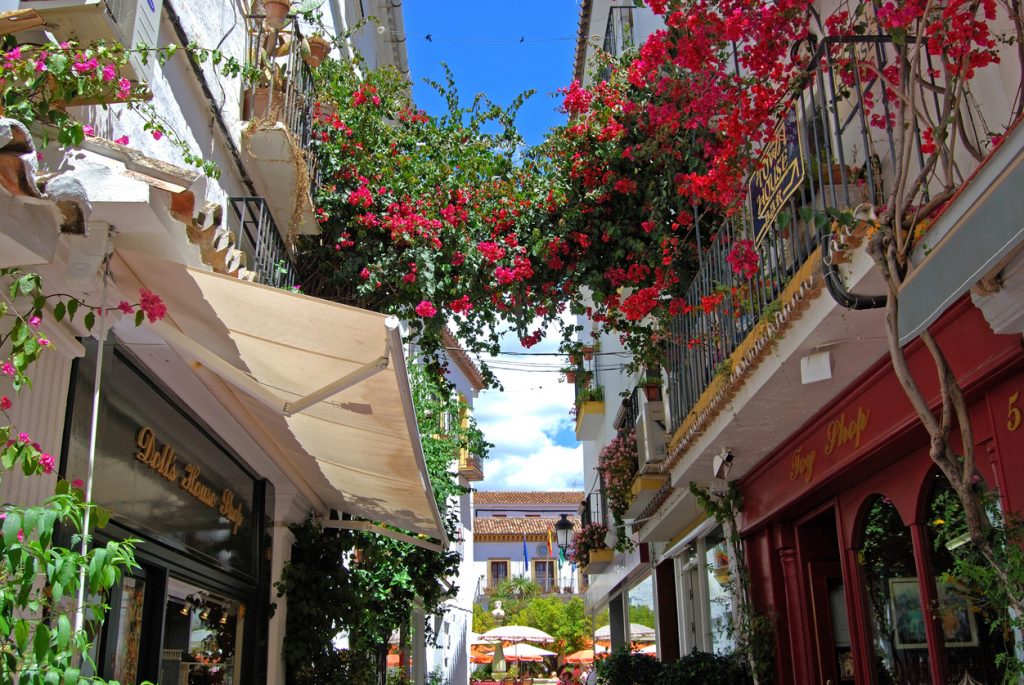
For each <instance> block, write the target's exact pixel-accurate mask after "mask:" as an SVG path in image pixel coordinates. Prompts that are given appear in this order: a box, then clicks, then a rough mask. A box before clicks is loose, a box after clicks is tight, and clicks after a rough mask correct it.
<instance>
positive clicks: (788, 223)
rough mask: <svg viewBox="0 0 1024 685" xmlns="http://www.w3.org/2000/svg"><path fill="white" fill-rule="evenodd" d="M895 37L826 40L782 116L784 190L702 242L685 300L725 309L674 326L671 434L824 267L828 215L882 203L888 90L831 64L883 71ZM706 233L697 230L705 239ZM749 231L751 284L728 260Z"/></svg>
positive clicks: (893, 141)
mask: <svg viewBox="0 0 1024 685" xmlns="http://www.w3.org/2000/svg"><path fill="white" fill-rule="evenodd" d="M888 42H889V41H888V39H887V38H886V37H881V36H875V37H863V38H855V39H850V40H845V39H836V38H829V39H825V40H824V41H822V43H821V45H819V47H818V49H817V51H816V53H815V56H814V57H813V58H812V59H811V64H812V65H815V66H814V67H813V68H812V69H811V70H810V71H809V72H808V78H807V85H806V86H805V87H804V89H803V90H802V91H801V92H800V93H799V94H798V95H797V96H795V97H794V99H793V101H792V106H791V108H790V110H789V116H788V117H787V120H786V121H785V122H783V126H784V129H785V134H784V135H785V140H784V141H783V142H784V143H785V146H786V148H787V150H786V153H783V154H789V155H791V158H784V160H783V161H785V162H786V163H787V164H788V163H790V162H792V163H793V165H794V169H795V171H794V172H793V173H792V175H791V176H790V177H789V178H788V179H787V180H788V183H787V184H784V185H786V186H787V188H786V190H784V191H782V192H780V193H778V194H777V195H776V196H775V197H773V198H771V199H770V201H768V202H763V203H762V204H760V205H759V207H760V208H761V211H760V212H759V213H758V216H757V217H755V216H754V213H753V212H752V211H750V208H749V207H748V208H747V211H745V212H743V214H742V216H740V217H737V218H734V219H731V220H727V221H725V222H724V224H723V225H721V226H720V227H718V231H717V234H716V235H715V236H714V237H713V238H712V239H711V241H710V244H707V245H699V246H698V249H699V254H700V257H701V261H700V264H699V267H698V270H697V273H696V275H695V276H694V278H693V280H692V281H691V283H690V286H689V289H688V290H687V293H686V301H687V302H691V303H695V304H696V303H701V302H702V301H704V300H703V299H702V298H717V299H719V300H721V301H722V302H723V305H722V306H718V307H717V308H715V309H713V310H712V311H708V312H703V311H699V310H696V311H694V312H692V313H690V314H688V315H682V316H680V317H678V318H677V319H676V320H675V321H674V322H673V324H672V335H671V336H670V339H671V340H672V342H671V343H670V344H669V346H668V364H667V369H668V382H667V389H668V409H669V416H670V433H672V432H675V431H677V430H678V429H679V428H680V427H681V426H682V425H683V424H684V423H685V421H686V419H687V417H688V416H689V415H690V414H691V412H694V410H695V409H696V410H701V409H703V408H704V404H705V403H702V402H701V398H702V396H704V395H706V393H707V392H708V390H709V389H710V388H719V387H721V386H722V385H724V384H725V383H726V379H728V378H729V377H730V375H731V374H733V373H734V371H735V368H736V366H737V364H738V363H739V362H741V361H742V359H743V358H744V356H747V355H748V354H753V352H752V351H751V350H750V349H749V348H750V345H751V343H752V341H753V339H754V338H755V337H757V336H758V335H760V334H762V333H764V331H765V328H766V326H767V325H768V323H769V322H771V321H773V320H775V319H776V318H777V317H778V316H779V314H780V312H781V310H782V307H784V306H786V303H787V297H788V296H789V295H790V294H791V293H792V290H793V285H794V284H796V283H799V282H800V281H801V280H802V279H804V278H809V277H812V276H813V275H814V274H815V273H816V272H817V269H818V268H819V266H820V264H821V255H820V250H819V240H820V239H819V236H821V235H824V234H827V233H828V231H829V228H830V224H831V219H830V218H829V215H828V212H830V211H832V212H835V211H841V210H849V209H853V208H856V207H858V206H860V205H864V204H865V203H867V204H869V205H874V206H880V205H882V204H883V203H884V201H885V192H884V191H885V187H886V181H887V180H888V179H891V178H892V177H893V176H894V167H893V160H895V159H896V155H897V153H896V149H897V136H896V133H895V132H894V130H893V129H892V128H891V126H889V125H886V126H884V127H882V128H879V127H876V126H872V125H871V123H870V120H871V116H872V113H871V112H869V111H868V110H867V109H866V108H865V106H864V101H865V97H864V96H865V94H866V93H870V94H871V96H870V98H873V99H874V101H875V103H876V106H875V110H874V112H875V113H879V112H882V113H888V112H890V111H891V110H892V106H891V102H890V95H889V94H888V93H887V92H886V90H885V89H884V88H882V87H881V84H880V83H878V82H877V81H875V80H871V81H863V82H862V81H861V80H860V78H859V77H860V74H855V75H854V77H855V82H854V83H853V84H852V85H849V84H846V85H844V84H843V83H840V82H838V77H836V76H834V74H833V72H832V71H830V70H829V69H828V65H829V64H830V63H831V62H832V61H833V60H835V59H837V57H838V56H840V55H843V54H846V55H851V54H853V52H854V51H859V53H858V54H860V55H863V54H864V52H865V51H871V52H872V53H873V57H874V58H875V59H877V60H878V63H879V64H880V65H882V66H883V67H884V66H885V65H886V59H887V56H888V55H890V53H889V52H888V50H887V45H888ZM870 98H869V99H870ZM915 145H916V147H915V150H914V157H915V159H917V160H920V159H922V156H921V154H920V141H915ZM865 151H868V152H867V154H865ZM750 186H751V194H752V195H753V194H755V193H758V189H757V187H756V178H755V177H752V179H751V182H750ZM761 196H762V197H763V194H762V195H761ZM765 207H767V209H765ZM700 234H701V232H700V231H695V235H697V236H698V240H699V236H700ZM705 234H706V233H705ZM744 237H753V239H754V241H755V250H756V252H757V255H758V258H759V261H758V263H759V266H760V270H759V272H758V273H757V275H756V276H755V277H754V278H753V279H751V280H747V279H745V278H743V277H742V276H740V275H737V274H735V273H734V272H733V270H732V268H731V267H730V266H729V264H728V263H727V262H726V256H727V254H728V252H729V249H730V248H731V246H732V244H733V239H734V238H744ZM854 240H855V241H856V240H857V238H856V237H855V238H854ZM851 247H853V245H851ZM787 286H788V287H789V290H787ZM761 351H762V350H759V351H758V353H760V352H761ZM705 399H706V397H705Z"/></svg>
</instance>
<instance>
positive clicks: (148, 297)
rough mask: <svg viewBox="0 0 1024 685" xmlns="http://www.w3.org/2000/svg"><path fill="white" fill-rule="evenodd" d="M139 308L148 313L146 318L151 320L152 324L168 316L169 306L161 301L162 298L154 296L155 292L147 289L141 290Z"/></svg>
mask: <svg viewBox="0 0 1024 685" xmlns="http://www.w3.org/2000/svg"><path fill="white" fill-rule="evenodd" d="M139 308H140V309H141V310H142V311H144V312H146V318H147V319H149V322H150V323H155V322H157V321H159V320H160V319H162V318H164V316H165V315H166V314H167V306H166V305H165V304H164V303H163V300H161V299H160V296H159V295H155V294H153V292H151V291H150V290H147V289H146V288H142V289H140V290H139Z"/></svg>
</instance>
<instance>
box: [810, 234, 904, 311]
mask: <svg viewBox="0 0 1024 685" xmlns="http://www.w3.org/2000/svg"><path fill="white" fill-rule="evenodd" d="M818 244H819V245H821V269H822V272H823V273H824V274H825V288H826V289H827V290H828V294H829V295H831V296H832V299H833V300H835V301H836V302H838V303H839V304H840V305H842V306H843V307H846V308H847V309H880V308H882V307H884V306H885V304H886V302H888V300H889V298H888V296H886V295H858V294H856V293H851V292H850V291H848V290H847V289H846V284H844V283H843V277H842V275H841V274H840V273H839V269H838V268H837V267H836V265H835V264H833V263H832V259H831V256H832V236H831V234H828V233H826V234H824V235H822V236H821V237H820V238H818Z"/></svg>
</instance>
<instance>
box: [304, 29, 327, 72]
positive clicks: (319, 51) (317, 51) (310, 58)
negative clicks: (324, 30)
mask: <svg viewBox="0 0 1024 685" xmlns="http://www.w3.org/2000/svg"><path fill="white" fill-rule="evenodd" d="M306 44H307V45H309V54H307V55H306V56H305V57H303V59H304V60H305V62H306V64H308V65H309V66H310V67H312V68H314V69H316V68H317V67H318V66H320V65H321V64H322V63H323V61H324V59H326V58H327V54H328V53H329V52H330V51H331V43H330V41H328V40H327V39H326V38H324V37H323V36H321V35H319V34H313V35H312V36H310V37H309V38H307V39H306Z"/></svg>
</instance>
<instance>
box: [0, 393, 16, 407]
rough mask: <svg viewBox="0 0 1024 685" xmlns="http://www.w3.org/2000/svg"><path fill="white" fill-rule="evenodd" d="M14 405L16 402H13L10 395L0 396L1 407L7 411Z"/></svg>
mask: <svg viewBox="0 0 1024 685" xmlns="http://www.w3.org/2000/svg"><path fill="white" fill-rule="evenodd" d="M13 406H14V404H13V403H12V402H11V398H10V397H8V396H7V395H4V396H3V397H0V409H2V410H3V411H7V410H8V409H10V408H11V407H13Z"/></svg>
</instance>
